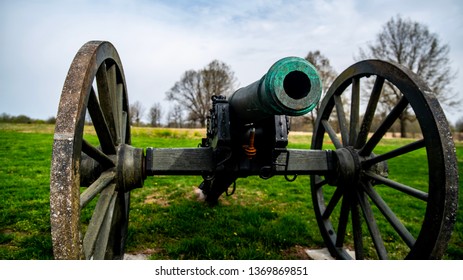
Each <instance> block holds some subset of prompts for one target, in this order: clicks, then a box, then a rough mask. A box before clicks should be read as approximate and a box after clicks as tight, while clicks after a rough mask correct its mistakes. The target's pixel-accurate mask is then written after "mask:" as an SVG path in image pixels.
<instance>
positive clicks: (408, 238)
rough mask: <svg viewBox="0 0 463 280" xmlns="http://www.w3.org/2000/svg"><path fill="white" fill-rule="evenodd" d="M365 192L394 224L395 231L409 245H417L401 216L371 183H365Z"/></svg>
mask: <svg viewBox="0 0 463 280" xmlns="http://www.w3.org/2000/svg"><path fill="white" fill-rule="evenodd" d="M364 189H365V192H366V193H367V194H368V196H369V197H370V198H371V200H372V201H373V203H374V204H375V205H376V206H377V207H378V209H379V211H381V213H382V214H383V215H384V217H385V218H386V219H387V220H388V222H389V223H390V224H391V225H392V227H393V228H394V229H395V231H396V232H397V233H398V234H399V235H400V237H401V238H402V240H403V241H404V242H405V243H406V244H407V246H408V247H410V248H411V247H413V245H415V238H414V237H413V236H412V234H411V233H410V232H409V231H408V230H407V228H406V227H405V226H404V225H403V224H402V222H400V220H399V218H397V216H396V215H395V214H394V212H392V210H391V209H390V208H389V206H388V205H387V204H386V202H385V201H384V200H383V199H382V198H381V196H379V194H378V193H377V192H376V191H375V190H374V189H373V188H372V187H371V185H370V184H366V185H364Z"/></svg>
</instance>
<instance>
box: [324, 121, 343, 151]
mask: <svg viewBox="0 0 463 280" xmlns="http://www.w3.org/2000/svg"><path fill="white" fill-rule="evenodd" d="M322 125H323V127H324V128H325V131H326V132H327V133H328V136H329V137H330V139H331V142H333V144H334V146H335V147H336V149H339V148H342V144H341V141H339V138H338V136H337V135H336V132H335V131H334V129H333V127H332V126H331V125H330V123H329V122H328V120H322Z"/></svg>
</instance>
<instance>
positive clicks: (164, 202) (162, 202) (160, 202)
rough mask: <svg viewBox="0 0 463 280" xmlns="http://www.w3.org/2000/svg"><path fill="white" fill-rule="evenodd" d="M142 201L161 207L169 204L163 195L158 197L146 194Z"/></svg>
mask: <svg viewBox="0 0 463 280" xmlns="http://www.w3.org/2000/svg"><path fill="white" fill-rule="evenodd" d="M143 202H144V203H145V204H157V205H159V206H161V207H168V206H169V205H170V204H169V201H168V200H167V199H166V198H165V197H158V196H156V195H155V194H152V195H148V196H147V197H146V198H145V201H143Z"/></svg>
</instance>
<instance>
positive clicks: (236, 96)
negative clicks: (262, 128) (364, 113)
mask: <svg viewBox="0 0 463 280" xmlns="http://www.w3.org/2000/svg"><path fill="white" fill-rule="evenodd" d="M321 91H322V87H321V81H320V77H319V76H318V73H317V70H316V69H315V67H314V66H313V65H312V64H310V63H309V62H308V61H307V60H305V59H303V58H299V57H286V58H283V59H280V60H279V61H277V62H275V64H273V65H272V67H270V69H269V71H268V72H267V74H265V75H264V76H263V77H262V79H260V80H258V81H256V82H254V83H252V84H250V85H248V86H246V87H243V88H240V89H238V90H237V91H235V92H234V93H233V94H232V95H231V96H230V98H229V99H228V100H229V104H230V107H231V108H232V111H233V112H234V114H235V115H236V116H237V117H238V118H239V119H240V120H242V121H243V122H248V123H251V122H257V121H259V120H262V119H264V118H267V117H270V116H272V115H288V116H301V115H304V114H307V113H308V112H310V111H311V110H312V109H313V108H315V106H316V105H317V103H318V101H319V100H320V95H321Z"/></svg>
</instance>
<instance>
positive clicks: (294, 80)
mask: <svg viewBox="0 0 463 280" xmlns="http://www.w3.org/2000/svg"><path fill="white" fill-rule="evenodd" d="M283 88H284V89H285V92H286V94H287V95H288V96H289V97H291V98H293V99H302V98H304V97H306V96H307V95H308V94H309V92H310V88H311V84H310V79H309V77H308V76H307V74H305V73H304V72H301V71H292V72H290V73H289V74H288V75H286V77H285V78H284V80H283Z"/></svg>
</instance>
